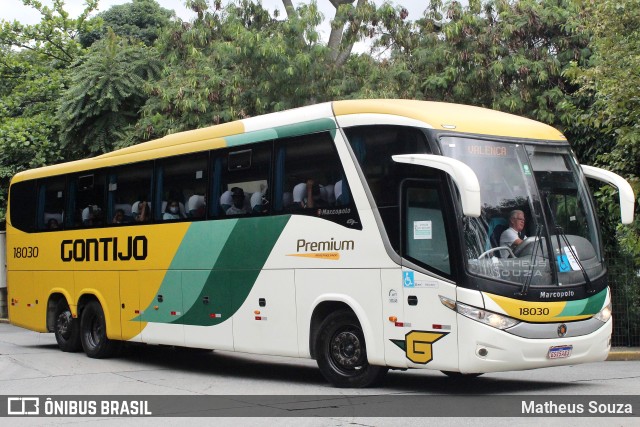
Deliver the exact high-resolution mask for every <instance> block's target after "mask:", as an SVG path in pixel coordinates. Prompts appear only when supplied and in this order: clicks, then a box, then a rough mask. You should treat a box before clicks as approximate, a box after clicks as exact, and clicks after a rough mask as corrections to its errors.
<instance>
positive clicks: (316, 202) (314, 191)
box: [303, 179, 329, 208]
mask: <svg viewBox="0 0 640 427" xmlns="http://www.w3.org/2000/svg"><path fill="white" fill-rule="evenodd" d="M303 203H304V205H303V207H304V208H324V207H326V206H328V205H329V203H328V202H327V201H326V200H324V199H323V198H322V192H321V190H320V184H317V183H316V182H314V181H313V180H312V179H309V180H307V197H305V199H304V201H303Z"/></svg>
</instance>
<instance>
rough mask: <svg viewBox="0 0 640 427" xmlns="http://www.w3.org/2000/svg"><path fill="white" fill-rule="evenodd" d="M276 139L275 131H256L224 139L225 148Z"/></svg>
mask: <svg viewBox="0 0 640 427" xmlns="http://www.w3.org/2000/svg"><path fill="white" fill-rule="evenodd" d="M276 138H278V134H277V133H276V131H275V129H264V130H257V131H254V132H247V133H241V134H239V135H233V136H227V137H225V138H224V140H225V142H226V143H227V146H229V147H235V146H237V145H244V144H251V143H253V142H260V141H268V140H271V139H276Z"/></svg>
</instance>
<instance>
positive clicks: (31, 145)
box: [0, 50, 65, 218]
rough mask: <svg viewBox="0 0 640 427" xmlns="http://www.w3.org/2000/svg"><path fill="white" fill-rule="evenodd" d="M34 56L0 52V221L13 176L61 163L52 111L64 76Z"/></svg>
mask: <svg viewBox="0 0 640 427" xmlns="http://www.w3.org/2000/svg"><path fill="white" fill-rule="evenodd" d="M36 57H37V55H35V54H34V53H32V52H29V51H27V52H13V51H11V50H5V51H3V52H2V68H0V72H1V73H2V81H3V85H2V86H3V87H2V90H1V91H0V94H1V96H0V218H3V217H4V212H5V207H6V200H7V199H6V197H7V188H8V187H9V180H10V179H11V177H13V175H14V174H16V173H17V172H20V171H21V170H26V169H29V168H35V167H40V166H45V165H47V164H51V163H56V162H59V161H60V160H62V158H61V155H60V147H59V143H58V129H59V128H58V125H57V123H56V121H55V119H54V117H53V115H52V114H51V111H52V110H53V109H55V106H56V105H57V100H58V98H59V97H60V94H61V93H62V91H63V90H64V81H65V73H64V71H62V70H59V69H55V68H54V69H51V68H48V67H46V66H42V65H41V64H40V62H39V61H38V60H37V59H36Z"/></svg>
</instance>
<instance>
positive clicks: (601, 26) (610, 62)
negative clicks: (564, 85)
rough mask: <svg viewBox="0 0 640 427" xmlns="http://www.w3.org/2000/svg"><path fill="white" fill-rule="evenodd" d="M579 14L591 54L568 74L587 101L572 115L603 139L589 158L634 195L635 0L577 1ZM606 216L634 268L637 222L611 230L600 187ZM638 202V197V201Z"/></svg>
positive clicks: (638, 106)
mask: <svg viewBox="0 0 640 427" xmlns="http://www.w3.org/2000/svg"><path fill="white" fill-rule="evenodd" d="M583 3H584V4H583V6H584V9H585V13H583V14H582V15H581V16H580V19H579V20H578V21H577V22H578V25H580V28H581V29H582V30H583V31H586V32H590V33H592V34H593V39H592V44H591V46H592V48H593V50H594V55H593V57H592V59H591V61H590V62H589V63H588V64H577V63H576V64H574V67H573V68H572V69H571V70H568V73H567V74H568V76H569V77H572V78H573V79H574V82H575V84H577V85H580V86H581V89H580V95H583V94H584V95H585V96H590V97H591V98H592V100H593V102H592V103H591V104H590V105H588V106H586V108H583V109H581V110H577V111H576V113H575V118H576V121H577V122H578V124H579V125H581V126H583V127H584V128H586V129H589V130H591V131H595V132H598V133H599V134H600V135H603V138H602V139H601V140H600V141H597V142H596V143H594V145H596V146H598V147H599V149H598V150H594V151H593V153H592V158H591V160H592V161H593V162H594V163H597V164H599V165H601V166H603V167H605V168H606V169H609V170H612V171H615V172H617V173H620V174H622V175H623V176H625V178H627V179H628V180H629V181H630V182H631V184H632V186H633V187H634V190H635V193H636V196H639V195H640V179H639V173H638V171H640V55H639V54H638V52H640V25H639V23H640V0H620V1H616V2H597V1H591V0H586V1H584V2H583ZM596 196H597V197H598V199H599V205H600V206H601V207H603V208H604V211H605V212H607V213H608V215H605V216H604V217H603V218H602V220H603V222H604V223H605V225H606V226H607V228H606V231H609V232H610V234H611V235H615V234H614V233H613V231H614V230H616V228H617V237H618V242H619V243H620V245H621V248H622V250H623V251H625V252H627V253H628V254H631V255H632V256H633V257H634V258H635V263H636V267H640V219H639V218H638V216H636V219H635V222H634V224H633V225H632V226H630V227H623V226H617V227H616V224H618V222H619V220H618V218H619V214H618V212H619V210H618V205H617V202H616V193H615V192H614V191H612V190H611V189H610V188H608V187H603V188H602V189H601V190H600V191H598V192H597V193H596ZM638 202H640V198H638Z"/></svg>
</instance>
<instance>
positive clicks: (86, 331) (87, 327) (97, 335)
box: [80, 301, 118, 359]
mask: <svg viewBox="0 0 640 427" xmlns="http://www.w3.org/2000/svg"><path fill="white" fill-rule="evenodd" d="M80 338H81V341H82V348H83V349H84V352H85V353H87V356H89V357H92V358H94V359H105V358H107V357H110V356H112V355H113V353H114V352H115V350H116V347H117V344H118V343H117V342H116V341H112V340H110V339H109V338H107V325H106V322H105V319H104V311H103V310H102V306H101V305H100V303H99V302H98V301H91V302H89V303H88V304H87V305H86V307H85V308H84V310H83V311H82V316H81V319H80Z"/></svg>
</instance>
